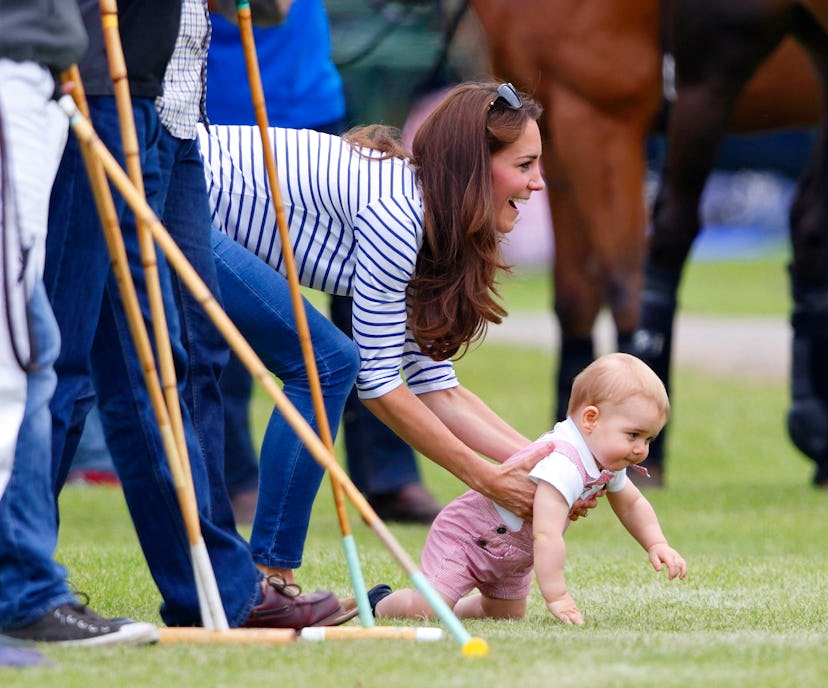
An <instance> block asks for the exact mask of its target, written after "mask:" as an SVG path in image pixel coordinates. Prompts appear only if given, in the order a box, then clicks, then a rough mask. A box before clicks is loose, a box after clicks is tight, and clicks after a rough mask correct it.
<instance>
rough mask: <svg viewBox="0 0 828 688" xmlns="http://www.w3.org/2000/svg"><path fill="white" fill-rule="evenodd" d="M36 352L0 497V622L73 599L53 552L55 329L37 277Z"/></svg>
mask: <svg viewBox="0 0 828 688" xmlns="http://www.w3.org/2000/svg"><path fill="white" fill-rule="evenodd" d="M28 310H29V320H30V322H31V336H32V342H33V343H34V347H33V352H34V353H35V356H36V358H35V360H34V367H33V369H32V370H31V371H30V372H29V373H28V375H27V385H26V409H25V411H24V415H23V423H22V425H21V426H20V432H19V434H18V437H17V447H16V449H15V457H14V464H13V465H12V473H11V479H10V480H9V484H8V486H7V488H6V491H5V493H4V494H3V498H2V499H1V500H0V590H2V592H3V594H2V596H0V628H17V627H20V626H27V625H28V624H30V623H32V622H34V621H36V620H37V619H39V618H40V617H42V616H44V615H45V614H47V613H49V612H50V611H51V610H52V609H54V608H55V607H58V606H60V605H61V604H67V603H69V602H74V601H75V597H74V595H73V594H72V592H71V591H70V590H69V588H68V587H67V586H66V583H65V578H66V570H65V569H64V568H63V567H62V566H61V565H60V564H58V563H56V562H55V560H54V559H53V558H52V556H53V554H54V551H55V546H56V545H57V521H56V505H55V499H54V495H53V494H52V489H51V484H52V482H51V477H50V473H51V462H52V456H51V452H50V450H49V440H50V435H51V431H50V424H51V418H50V415H49V399H50V398H51V396H52V392H53V390H54V388H55V371H54V368H53V367H52V364H53V363H54V361H55V358H56V357H57V353H58V349H59V347H60V334H59V332H58V327H57V323H56V322H55V318H54V316H53V314H52V309H51V307H50V305H49V300H48V299H47V298H46V292H45V291H44V289H43V283H42V282H39V281H38V282H36V283H35V288H34V291H33V293H32V296H31V298H30V299H29V307H28Z"/></svg>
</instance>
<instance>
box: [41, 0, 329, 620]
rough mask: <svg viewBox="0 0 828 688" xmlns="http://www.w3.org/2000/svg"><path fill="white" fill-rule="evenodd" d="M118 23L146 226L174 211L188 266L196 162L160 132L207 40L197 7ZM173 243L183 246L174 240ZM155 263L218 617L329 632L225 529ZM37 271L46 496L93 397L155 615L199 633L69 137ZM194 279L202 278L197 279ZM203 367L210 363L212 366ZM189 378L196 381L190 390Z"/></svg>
mask: <svg viewBox="0 0 828 688" xmlns="http://www.w3.org/2000/svg"><path fill="white" fill-rule="evenodd" d="M271 4H273V3H271ZM81 10H82V12H83V16H84V19H85V24H86V29H87V32H88V34H89V37H90V46H91V47H90V49H89V50H88V51H87V52H86V54H85V56H84V58H83V60H81V62H80V63H79V68H80V72H81V76H82V78H83V81H84V86H85V89H86V93H87V99H88V102H89V107H90V111H91V116H92V122H93V124H94V126H95V128H96V131H97V133H98V135H99V137H100V138H101V139H102V140H103V141H104V142H105V144H106V145H107V147H108V148H109V149H110V150H111V151H112V153H113V155H115V157H116V158H118V159H119V160H120V161H121V162H123V159H124V154H123V148H122V144H121V137H120V129H119V121H118V114H117V108H116V104H115V99H114V96H113V87H112V83H111V80H110V77H109V71H108V68H107V61H106V57H105V50H104V43H103V38H102V30H101V18H100V8H99V3H98V2H97V0H83V2H82V3H81ZM119 27H120V34H121V42H122V44H123V49H124V55H125V58H126V62H127V73H128V77H129V85H130V92H131V95H132V109H133V115H134V119H135V125H136V130H137V137H138V141H139V154H140V159H141V165H142V170H143V179H144V186H145V190H146V195H147V201H148V203H149V205H150V206H151V207H152V208H153V210H154V211H155V213H156V215H158V216H159V217H164V218H165V219H167V220H169V219H170V218H172V215H173V209H175V212H176V213H177V214H178V220H179V223H180V222H181V219H182V216H183V217H185V218H186V219H187V220H188V221H189V223H190V224H189V225H187V226H186V227H185V226H184V225H177V229H181V230H182V232H183V231H184V230H185V229H186V228H187V227H190V229H189V231H190V232H191V234H189V236H185V235H184V234H180V233H178V232H177V230H176V229H174V230H173V231H174V233H176V238H177V239H179V241H181V242H182V243H183V244H184V246H186V250H187V252H188V254H189V255H190V256H191V257H192V258H193V259H194V260H195V259H196V258H197V256H196V252H197V250H198V249H199V248H203V247H202V246H201V245H200V243H199V242H200V241H201V237H202V235H200V234H198V233H199V232H203V231H205V228H206V225H202V224H200V223H199V222H198V220H199V218H200V219H202V220H205V216H204V215H199V213H205V212H206V205H205V196H204V193H205V190H204V180H203V167H202V166H201V164H200V159H199V157H198V155H197V151H196V152H195V153H194V152H193V145H192V143H193V141H192V140H191V139H190V140H188V139H186V136H183V137H182V136H181V134H178V135H176V131H169V130H166V127H167V126H173V124H172V123H173V122H175V121H181V120H177V119H176V117H175V116H174V113H175V112H177V111H178V108H179V107H180V108H183V109H182V110H181V112H182V113H183V114H182V120H184V121H185V122H186V121H187V120H188V118H190V117H193V114H192V113H195V115H194V116H195V117H197V116H198V113H199V112H201V110H202V108H203V102H202V99H201V97H200V95H201V93H202V89H203V83H202V78H203V69H204V59H205V57H206V50H207V45H208V43H209V22H208V17H207V10H206V2H204V0H184V1H183V2H180V1H179V2H171V1H170V0H131V1H130V0H121V2H119ZM147 35H152V36H153V40H152V41H147V38H146V37H147ZM167 76H169V77H170V81H168V80H167ZM170 82H172V85H173V86H174V88H172V87H170V88H169V89H168V90H167V91H164V90H163V88H162V84H168V83H170ZM162 92H163V93H164V100H163V101H162V102H161V103H160V104H159V103H158V102H157V99H158V97H159V96H161V95H162ZM159 105H160V107H161V109H162V111H166V114H165V117H164V119H163V120H162V118H161V117H160V116H159ZM167 115H170V118H169V119H168V118H167ZM191 124H194V122H192V123H191ZM188 173H189V174H188ZM199 175H201V176H199ZM168 201H169V203H168ZM115 203H116V207H117V212H118V216H119V220H120V224H121V229H122V233H123V237H124V242H125V245H126V251H127V256H128V260H129V263H130V265H131V266H132V267H133V268H137V267H138V266H140V265H141V258H140V251H139V249H138V238H137V227H136V222H135V218H134V216H133V214H132V213H131V212H130V211H129V210H128V209H127V208H126V206H125V203H124V201H123V199H122V198H120V196H118V197H116V198H115ZM170 203H172V204H173V205H170ZM205 221H206V220H205ZM171 224H172V223H171ZM184 239H189V242H190V243H189V244H186V243H184ZM157 259H158V261H157V262H158V275H159V279H160V282H161V293H162V296H163V300H164V310H165V313H166V318H167V325H168V329H169V335H170V342H171V347H172V351H173V358H174V362H175V364H176V373H177V375H178V379H179V380H180V381H181V382H180V384H179V394H180V396H181V398H182V399H184V400H185V401H186V402H187V403H184V404H182V408H181V414H182V419H183V428H184V436H185V440H186V444H187V450H188V454H189V459H190V466H191V470H192V478H193V487H194V491H195V495H196V500H197V504H198V512H199V523H200V529H201V533H202V537H203V539H204V542H205V545H206V548H207V551H208V554H209V557H210V560H211V563H212V566H213V570H214V573H215V577H216V582H217V584H218V590H219V594H220V596H221V599H222V602H223V605H224V611H225V614H226V617H227V621H228V623H229V625H230V626H231V627H237V626H243V625H247V626H275V627H288V628H299V627H303V626H307V625H314V624H318V623H329V622H331V621H333V620H335V618H338V617H337V615H338V614H339V612H340V605H339V602H338V600H337V599H336V597H335V596H334V595H333V594H332V593H330V592H327V591H319V592H316V593H311V594H306V595H301V594H299V593H298V591H297V590H296V588H295V586H294V587H291V586H288V585H287V584H286V582H285V581H283V580H280V579H276V578H273V577H266V576H264V575H263V574H262V573H261V572H260V571H259V570H258V569H257V568H256V566H255V564H254V562H253V560H252V558H251V555H250V550H249V548H248V546H247V543H246V542H245V541H244V540H243V539H242V538H241V536H240V535H239V534H238V533H237V532H236V530H235V525H234V523H233V517H232V511H231V509H230V504H229V498H228V496H227V493H226V489H225V487H224V483H223V479H222V475H221V472H220V468H221V465H222V464H221V463H220V460H221V446H220V445H219V447H218V449H216V448H215V447H213V448H210V447H203V446H202V442H201V440H202V437H199V435H198V433H197V432H196V430H195V427H194V422H193V414H194V413H197V412H198V408H200V407H198V406H195V407H194V408H196V411H191V409H190V403H189V402H190V396H191V395H190V394H189V393H188V391H187V389H186V385H187V384H189V382H190V380H192V379H194V377H193V376H194V370H195V369H196V368H195V364H193V363H192V362H191V359H190V358H188V352H187V351H186V348H185V341H186V340H185V338H186V336H187V332H188V330H187V328H189V327H190V324H191V323H190V321H189V319H188V315H189V313H190V312H189V311H182V315H181V318H180V319H179V311H178V308H177V306H176V303H175V300H174V295H173V294H174V291H175V290H174V288H173V281H172V278H171V274H170V269H169V266H168V265H167V262H166V260H165V259H164V257H163V255H162V254H161V253H160V252H158V254H157ZM195 262H197V261H195ZM133 274H134V275H135V278H136V287H137V289H138V296H139V300H140V302H141V308H142V312H143V314H144V320H145V322H146V323H147V324H148V329H151V313H150V310H149V305H148V300H147V296H146V288H145V284H144V279H143V271H142V270H140V269H133ZM45 275H46V285H47V290H48V295H49V298H50V300H51V301H52V305H53V308H54V310H55V313H56V314H57V315H58V321H59V325H60V331H61V335H62V338H63V346H62V347H61V352H60V356H59V358H58V361H57V364H56V370H57V374H58V381H57V390H56V392H55V395H54V397H53V399H52V404H51V410H52V416H53V418H54V419H55V422H54V426H53V445H52V451H53V467H54V471H53V480H54V495H57V494H58V492H59V491H60V488H61V487H62V485H63V479H64V478H65V476H66V471H67V469H68V467H69V465H70V463H71V459H72V456H73V452H74V448H75V446H76V442H77V437H78V435H79V428H80V426H81V425H82V421H83V418H84V416H85V414H86V412H87V411H88V409H89V407H90V404H91V403H92V401H93V399H94V398H95V396H96V397H97V399H98V402H99V408H100V412H101V420H102V424H103V427H104V431H105V434H106V439H107V444H108V446H109V448H110V451H111V453H112V458H113V461H114V463H115V467H116V469H117V472H118V477H119V478H120V481H121V484H122V486H123V490H124V496H125V499H126V502H127V506H128V508H129V511H130V515H131V516H132V519H133V523H134V524H135V528H136V533H137V535H138V539H139V542H140V544H141V547H142V550H143V553H144V556H145V558H146V561H147V564H148V567H149V569H150V573H151V574H152V576H153V579H154V580H155V583H156V585H157V586H158V589H159V591H160V593H161V596H162V599H163V603H162V605H161V616H162V618H163V620H164V621H165V623H167V624H168V625H174V626H193V625H201V623H202V620H201V615H200V611H199V604H198V595H197V591H196V586H195V582H194V579H193V572H192V564H191V556H190V548H189V545H188V540H187V536H186V533H185V530H184V525H183V521H182V518H181V513H180V511H179V508H178V503H177V498H176V489H175V485H174V482H173V478H172V475H171V473H170V470H169V467H168V465H167V462H166V459H165V455H164V449H163V443H162V440H161V436H160V433H159V430H158V425H157V422H156V419H155V416H154V413H153V411H152V405H151V403H150V400H149V395H148V393H147V391H146V387H145V385H144V382H143V376H142V366H141V364H140V361H139V360H138V355H137V352H136V350H135V346H134V344H133V342H132V339H131V337H130V335H129V328H128V325H127V322H126V315H125V311H124V307H123V304H122V303H121V298H120V293H119V290H118V288H117V282H116V279H115V276H114V274H113V272H112V269H111V264H110V258H109V254H108V252H107V249H106V245H105V243H104V239H103V236H102V233H101V231H100V222H99V219H98V217H97V214H96V213H95V205H94V202H93V200H92V195H91V190H90V188H89V184H88V180H87V175H86V170H85V169H84V165H83V161H82V158H81V155H80V149H79V146H78V143H77V141H75V140H74V139H70V141H69V144H68V145H67V147H66V150H65V151H64V155H63V158H62V160H61V164H60V168H59V171H58V177H57V182H56V184H55V188H54V191H53V193H52V197H51V204H50V211H49V236H48V241H47V247H46V273H45ZM205 276H206V277H208V279H209V273H205ZM182 323H183V326H182ZM200 341H203V340H200ZM222 354H223V355H225V356H226V352H224V351H222V352H218V353H217V357H220V356H221V355H222ZM210 355H212V352H211V354H210ZM205 356H206V354H205ZM216 365H220V360H219V358H217V359H216ZM188 373H189V375H188ZM90 379H91V382H90ZM201 382H202V378H201V377H199V381H198V382H197V383H194V384H199V385H200V384H201ZM93 386H94V388H93ZM200 389H201V388H200ZM92 391H94V393H95V394H94V395H93V394H92V393H91V392H92ZM218 418H219V419H220V418H221V414H220V413H219V414H218ZM73 442H74V443H75V444H73Z"/></svg>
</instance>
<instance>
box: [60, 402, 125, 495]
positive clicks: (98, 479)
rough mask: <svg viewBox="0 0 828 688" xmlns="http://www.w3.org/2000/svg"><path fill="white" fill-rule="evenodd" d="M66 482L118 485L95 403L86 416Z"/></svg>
mask: <svg viewBox="0 0 828 688" xmlns="http://www.w3.org/2000/svg"><path fill="white" fill-rule="evenodd" d="M66 482H67V483H75V484H79V485H113V486H117V485H120V482H119V480H118V474H117V473H116V472H115V466H114V465H113V463H112V456H111V455H110V453H109V447H107V446H106V437H105V436H104V431H103V426H102V425H101V414H100V412H99V411H98V405H97V403H96V404H93V406H92V408H91V409H89V413H88V414H87V416H86V421H85V422H84V424H83V432H82V433H81V436H80V441H79V442H78V448H77V450H76V451H75V456H74V458H73V459H72V465H71V467H70V468H69V473H68V475H67V476H66Z"/></svg>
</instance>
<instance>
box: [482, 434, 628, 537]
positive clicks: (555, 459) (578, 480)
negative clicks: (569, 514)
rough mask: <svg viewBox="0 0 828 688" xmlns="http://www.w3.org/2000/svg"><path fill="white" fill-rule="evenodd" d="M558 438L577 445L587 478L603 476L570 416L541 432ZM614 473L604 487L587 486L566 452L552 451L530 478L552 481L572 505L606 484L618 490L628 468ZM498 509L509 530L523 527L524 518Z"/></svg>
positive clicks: (547, 437) (547, 438) (610, 489)
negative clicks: (585, 486) (550, 428)
mask: <svg viewBox="0 0 828 688" xmlns="http://www.w3.org/2000/svg"><path fill="white" fill-rule="evenodd" d="M556 439H561V440H564V441H566V442H568V443H569V444H571V445H572V446H573V447H575V449H576V450H577V451H578V456H579V457H580V458H581V462H582V463H583V466H584V470H585V471H586V473H587V479H588V480H594V479H596V478H598V476H600V475H601V469H600V468H599V467H598V464H597V463H595V457H594V456H592V452H590V451H589V448H588V447H587V445H586V442H585V441H584V438H583V436H582V435H581V432H580V431H579V430H578V427H577V426H576V425H575V422H574V421H573V420H572V419H571V418H567V419H566V420H564V421H561V422H560V423H556V424H555V427H554V428H552V430H551V431H550V432H547V433H544V434H543V435H541V436H540V437H539V438H538V440H537V441H538V442H549V441H554V440H556ZM612 472H613V473H614V475H613V477H612V478H611V479H610V480H609V481H608V482H607V483H606V485H605V486H600V487H598V488H587V489H585V488H584V480H583V478H582V477H581V472H580V471H579V470H578V467H577V466H576V465H575V464H574V463H573V462H572V460H571V459H570V458H569V457H568V456H567V455H566V454H564V453H562V452H559V451H553V452H552V453H551V454H549V455H547V456H545V457H544V458H542V459H541V460H540V461H538V463H537V464H535V467H534V468H533V469H532V470H531V471H530V472H529V477H530V478H531V479H532V480H534V481H535V482H536V483H537V482H540V481H541V480H543V481H544V482H546V483H549V484H550V485H551V486H552V487H554V488H555V489H556V490H558V492H560V493H561V495H563V498H564V499H565V500H566V503H567V504H568V505H569V507H570V508H572V505H573V504H574V503H575V502H576V500H578V499H579V498H586V497H587V496H589V495H590V494H591V493H593V492H595V491H596V490H598V489H602V488H603V487H606V490H607V492H618V491H619V490H620V489H621V488H623V487H624V485H625V484H626V482H627V472H626V470H620V471H612ZM495 508H496V509H497V511H498V513H499V514H500V515H501V517H502V518H503V520H504V522H505V524H506V526H507V527H508V528H509V529H510V530H515V531H517V530H520V527H521V526H522V525H523V520H522V519H520V518H518V517H517V516H515V515H514V514H513V513H512V512H510V511H507V510H506V509H504V508H503V507H501V506H498V505H497V504H495Z"/></svg>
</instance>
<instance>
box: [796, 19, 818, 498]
mask: <svg viewBox="0 0 828 688" xmlns="http://www.w3.org/2000/svg"><path fill="white" fill-rule="evenodd" d="M797 33H798V34H799V35H800V37H801V38H802V39H803V41H804V42H806V44H810V46H811V47H812V48H813V50H812V54H813V56H814V60H815V62H816V64H817V67H818V70H819V71H820V74H821V76H822V81H823V103H828V51H826V49H825V46H826V45H828V36H826V34H825V32H824V31H822V30H821V29H820V28H819V27H817V26H816V25H815V24H810V23H808V22H807V21H806V22H805V24H804V25H802V26H799V31H798V32H797ZM820 50H821V51H822V52H819V51H820ZM790 219H791V242H792V245H793V260H792V262H791V266H790V277H791V287H792V293H793V315H792V318H791V323H792V325H793V351H792V357H791V361H792V370H791V408H790V410H789V412H788V434H789V435H790V438H791V441H792V442H793V443H794V444H795V445H796V446H797V448H798V449H799V450H800V451H801V452H802V453H804V454H805V455H806V456H807V457H808V458H809V459H811V460H812V461H814V463H815V464H816V471H815V473H814V478H813V481H814V484H815V485H818V486H820V487H828V358H826V355H825V354H826V351H828V115H826V114H825V113H823V118H822V122H821V129H820V134H819V137H818V139H817V143H816V148H815V150H814V153H813V156H812V158H811V160H810V162H809V164H808V166H807V168H806V169H805V171H804V172H803V174H802V177H801V178H800V180H799V184H798V186H797V192H796V196H795V198H794V202H793V204H792V206H791V215H790Z"/></svg>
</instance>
